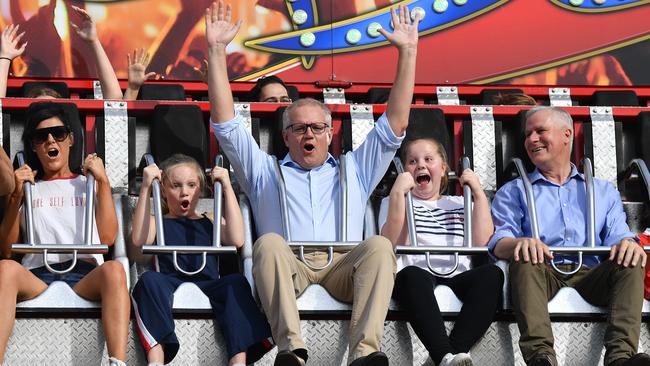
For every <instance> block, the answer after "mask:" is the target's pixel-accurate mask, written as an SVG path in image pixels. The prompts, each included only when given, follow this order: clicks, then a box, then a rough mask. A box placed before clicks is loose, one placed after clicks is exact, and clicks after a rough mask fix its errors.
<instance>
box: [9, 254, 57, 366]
mask: <svg viewBox="0 0 650 366" xmlns="http://www.w3.org/2000/svg"><path fill="white" fill-rule="evenodd" d="M45 289H47V285H46V284H45V283H44V282H43V281H41V280H40V279H38V277H36V276H34V274H33V273H31V272H30V271H29V270H27V268H25V267H23V266H21V265H20V263H18V262H16V261H14V260H11V259H3V260H1V261H0V363H1V362H2V361H3V360H4V357H5V351H6V348H7V343H8V342H9V337H10V336H11V330H12V329H13V327H14V319H15V318H16V301H23V300H29V299H32V298H34V297H36V296H38V295H40V294H41V293H42V292H43V291H45Z"/></svg>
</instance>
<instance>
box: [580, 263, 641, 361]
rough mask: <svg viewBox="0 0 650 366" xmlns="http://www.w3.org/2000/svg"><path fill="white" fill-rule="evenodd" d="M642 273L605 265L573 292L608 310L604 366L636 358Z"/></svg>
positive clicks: (586, 278)
mask: <svg viewBox="0 0 650 366" xmlns="http://www.w3.org/2000/svg"><path fill="white" fill-rule="evenodd" d="M643 277H644V269H643V267H641V266H640V265H637V266H636V267H628V268H626V267H623V266H621V265H618V264H617V263H615V262H612V261H609V260H607V261H604V262H603V263H601V264H600V265H599V266H598V267H595V268H593V269H591V270H590V271H589V272H588V273H587V274H586V275H585V276H584V277H583V278H581V279H580V280H579V281H578V282H577V283H576V284H575V288H576V290H578V292H580V294H581V295H582V296H583V297H584V298H585V300H587V301H588V302H590V303H592V304H594V305H598V306H608V307H609V317H608V318H607V330H606V331H605V365H609V364H610V363H612V362H613V361H616V360H619V359H628V358H630V357H632V356H633V355H635V354H636V352H637V347H638V346H639V333H640V332H641V329H640V328H641V307H642V306H643Z"/></svg>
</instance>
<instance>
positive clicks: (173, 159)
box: [160, 154, 207, 213]
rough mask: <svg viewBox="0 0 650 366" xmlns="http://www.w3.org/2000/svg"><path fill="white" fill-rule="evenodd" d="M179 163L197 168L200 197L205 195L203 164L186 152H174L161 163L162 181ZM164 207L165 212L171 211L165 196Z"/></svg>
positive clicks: (163, 198) (205, 185)
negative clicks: (185, 153)
mask: <svg viewBox="0 0 650 366" xmlns="http://www.w3.org/2000/svg"><path fill="white" fill-rule="evenodd" d="M179 165H189V166H191V167H193V168H194V169H196V174H197V176H198V178H199V191H200V193H201V194H200V197H202V196H203V193H204V192H205V191H206V190H207V182H206V179H205V174H204V173H203V170H202V169H201V165H199V163H198V162H197V161H196V159H194V158H193V157H191V156H187V155H184V154H174V155H172V156H170V157H168V158H167V159H165V160H164V161H163V162H162V163H160V170H162V174H161V178H162V182H161V183H163V184H164V182H165V181H166V180H167V179H168V176H169V172H170V171H171V170H172V169H174V168H176V167H177V166H179ZM161 204H162V209H163V213H167V212H169V207H168V206H167V200H166V199H165V197H162V202H161Z"/></svg>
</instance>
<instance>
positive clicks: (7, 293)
mask: <svg viewBox="0 0 650 366" xmlns="http://www.w3.org/2000/svg"><path fill="white" fill-rule="evenodd" d="M71 131H72V128H71V126H70V123H69V122H68V118H67V116H66V114H65V112H64V109H63V108H62V107H61V105H59V104H56V103H52V102H41V103H33V104H32V105H31V106H30V107H29V109H28V111H27V121H26V125H25V131H24V133H23V143H24V149H25V157H26V162H27V164H25V165H23V166H21V167H20V168H18V169H17V170H16V171H15V172H14V177H15V188H14V191H13V193H12V194H11V195H10V196H9V198H8V203H7V208H6V212H5V217H4V220H3V222H2V224H1V225H0V255H2V258H5V259H3V260H0V363H1V362H2V360H3V358H4V352H5V348H6V346H7V342H8V340H9V336H10V335H11V330H12V327H13V323H14V317H15V308H16V302H17V301H24V300H29V299H32V298H34V297H36V296H38V295H39V294H41V293H42V292H43V291H45V289H46V288H47V286H48V285H49V284H50V283H51V282H53V281H55V280H60V281H65V282H66V283H68V285H70V287H72V289H73V290H74V291H75V292H76V293H77V294H78V295H79V296H81V297H83V298H85V299H88V300H91V301H101V303H102V325H103V329H104V335H105V337H106V343H107V348H108V355H109V357H110V361H109V364H110V365H124V362H123V360H125V358H126V347H127V336H128V324H129V313H130V303H129V294H128V291H127V285H126V276H125V273H124V269H123V267H122V265H121V264H120V263H118V262H117V261H107V262H104V259H103V257H102V256H101V255H96V254H88V255H81V254H79V255H78V258H79V261H78V262H77V265H76V266H75V267H74V269H73V270H72V271H71V272H68V273H66V274H64V275H55V274H52V273H50V272H49V271H48V270H47V269H45V267H43V256H42V255H41V254H27V255H25V256H24V257H23V258H22V265H21V264H19V263H18V262H15V261H13V260H11V259H10V258H11V256H12V252H11V244H13V243H17V242H20V240H21V234H20V227H22V226H24V222H25V216H24V214H23V211H24V210H23V209H22V207H21V206H22V202H23V183H24V182H30V183H31V184H32V213H33V220H34V241H35V242H36V243H37V244H55V243H62V244H75V243H83V242H84V240H83V232H84V230H83V225H84V206H85V202H86V200H85V198H86V197H85V187H86V177H85V176H84V175H83V174H86V173H87V172H90V173H92V174H93V175H94V176H95V180H96V188H95V192H96V202H97V204H96V207H95V220H94V226H93V233H92V243H93V244H100V243H102V244H108V245H112V244H113V243H114V241H115V239H116V236H117V216H116V214H115V208H114V206H113V198H112V195H111V187H110V182H109V181H108V177H107V176H106V172H105V171H104V166H103V164H102V161H101V159H100V158H98V157H97V156H95V155H89V156H88V157H86V159H85V161H84V162H83V164H82V166H81V167H79V166H71V165H70V161H71V160H70V155H71V152H72V153H75V152H77V153H81V151H80V149H79V148H78V147H77V146H76V145H75V142H76V141H77V140H79V141H81V139H82V138H83V137H82V136H75V135H74V134H73V133H72V132H71ZM80 173H83V174H80ZM47 259H48V262H49V263H51V264H52V267H53V268H55V269H57V270H61V269H64V268H68V267H69V265H70V264H71V259H72V256H71V255H70V254H48V258H47Z"/></svg>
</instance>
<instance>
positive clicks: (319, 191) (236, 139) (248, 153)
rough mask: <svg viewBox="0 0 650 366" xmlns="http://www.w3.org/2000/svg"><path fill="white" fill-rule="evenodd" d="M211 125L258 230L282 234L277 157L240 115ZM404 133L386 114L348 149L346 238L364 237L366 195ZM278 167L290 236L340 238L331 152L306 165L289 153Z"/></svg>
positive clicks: (336, 178)
mask: <svg viewBox="0 0 650 366" xmlns="http://www.w3.org/2000/svg"><path fill="white" fill-rule="evenodd" d="M211 124H212V128H213V129H214V134H215V135H216V137H217V139H218V141H219V147H220V149H221V150H222V151H223V152H224V153H225V155H226V156H227V157H228V160H229V161H230V163H231V164H232V166H233V170H234V172H235V176H236V178H237V180H238V181H239V182H240V184H241V186H242V189H243V191H244V192H245V194H246V196H247V197H248V199H249V200H250V202H251V207H252V210H253V215H254V217H255V224H256V226H257V235H258V236H259V235H263V234H266V233H270V232H274V233H278V234H280V235H284V233H283V232H282V218H281V214H280V200H279V191H278V182H277V180H276V176H275V167H274V159H273V157H271V156H270V155H268V154H267V153H265V152H264V151H262V150H260V148H259V146H258V145H257V143H256V142H255V140H254V139H253V137H252V136H251V134H250V133H249V132H248V131H247V130H246V127H245V125H244V123H243V121H242V119H241V117H240V116H239V115H236V116H235V117H234V118H233V119H232V120H230V121H227V122H224V123H214V122H211ZM403 138H404V136H402V137H398V136H395V134H394V133H393V130H392V129H391V127H390V124H389V123H388V119H387V118H386V116H385V114H384V115H382V116H381V117H380V118H379V119H378V120H377V123H376V124H375V128H373V129H372V130H371V131H370V133H368V136H367V137H366V140H365V141H364V142H363V144H361V146H359V147H358V148H357V149H356V150H354V151H352V152H350V153H348V154H346V156H347V160H346V178H347V189H348V212H347V217H348V223H347V239H348V241H361V240H363V217H364V212H365V207H366V203H367V201H368V197H369V196H370V194H371V193H372V191H373V190H374V189H375V187H376V186H377V184H378V183H379V181H380V180H381V178H382V177H383V176H384V174H385V172H386V170H387V169H388V166H389V165H390V162H391V160H392V158H393V156H395V152H396V151H397V149H398V148H399V146H400V145H401V143H402V140H403ZM280 166H281V169H282V174H283V176H284V180H285V183H286V188H287V189H286V191H287V200H288V206H289V223H290V225H289V226H290V230H291V239H292V240H294V241H336V240H337V234H338V233H339V231H340V229H339V227H340V226H339V225H340V224H339V220H338V219H337V218H338V217H339V215H340V212H341V209H340V198H339V195H340V185H339V163H338V161H337V160H336V159H334V157H332V156H331V155H329V156H328V158H327V160H326V161H325V163H324V164H323V165H321V166H319V167H317V168H314V169H310V170H305V169H303V168H301V167H300V166H299V165H298V164H297V163H295V162H294V161H293V160H292V159H291V157H290V156H289V154H287V156H286V157H285V158H284V159H283V160H282V161H281V162H280Z"/></svg>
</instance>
